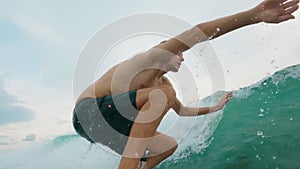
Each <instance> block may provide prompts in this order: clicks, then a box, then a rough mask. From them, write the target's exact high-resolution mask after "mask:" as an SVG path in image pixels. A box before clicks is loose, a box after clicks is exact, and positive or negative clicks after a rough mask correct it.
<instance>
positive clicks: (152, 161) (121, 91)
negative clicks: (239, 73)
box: [73, 0, 299, 169]
mask: <svg viewBox="0 0 300 169" xmlns="http://www.w3.org/2000/svg"><path fill="white" fill-rule="evenodd" d="M298 3H299V0H265V1H263V2H262V3H260V4H258V5H257V6H256V7H254V8H252V9H250V10H247V11H244V12H241V13H237V14H234V15H231V16H228V17H224V18H220V19H217V20H213V21H210V22H206V23H201V24H198V25H196V26H194V27H192V28H191V29H189V30H187V31H185V32H183V33H181V34H179V35H178V36H176V37H174V38H171V39H169V40H167V41H164V42H162V43H160V44H158V45H156V46H154V47H152V48H151V49H149V50H148V51H146V52H145V53H142V54H138V55H136V56H134V57H133V58H131V59H129V60H126V61H124V62H121V63H119V64H117V65H115V66H114V67H113V68H111V69H110V70H108V71H107V72H106V73H105V74H104V75H103V76H102V77H100V79H99V80H97V81H96V82H95V83H94V84H92V85H91V86H89V87H88V88H87V89H86V90H85V91H84V92H83V93H82V94H81V95H80V96H79V98H78V100H77V102H76V106H75V109H74V116H73V125H74V128H75V130H76V131H77V132H78V133H79V134H80V135H81V136H83V137H85V138H86V139H87V140H89V141H90V142H92V143H95V142H97V143H101V144H103V145H106V146H108V147H110V148H111V149H113V150H114V151H115V152H117V153H119V154H120V155H122V159H121V161H120V164H119V169H136V168H138V164H139V161H140V159H141V158H142V156H143V155H144V154H145V152H146V151H147V152H149V153H148V155H147V158H146V168H147V169H151V168H154V167H155V166H156V165H158V164H159V163H160V162H161V161H163V160H164V159H166V158H167V157H169V156H170V155H172V154H173V152H174V151H175V150H176V148H177V142H176V140H175V139H174V138H172V137H170V136H167V135H165V134H162V133H159V132H157V128H158V126H159V124H160V122H161V120H162V119H163V117H164V115H165V114H166V113H167V112H168V110H169V109H173V110H174V111H175V112H176V113H177V114H178V115H180V116H197V115H204V114H208V113H211V112H215V111H217V110H220V109H222V108H223V107H224V105H225V104H226V103H227V102H228V101H229V100H230V98H231V96H232V93H231V92H229V93H227V94H226V96H225V97H224V98H222V99H221V100H220V101H219V103H218V104H217V105H215V106H212V107H203V108H191V107H186V106H184V105H182V103H181V102H180V100H179V99H178V98H176V91H175V90H174V88H173V86H172V84H171V83H170V81H169V80H168V79H167V78H166V77H165V76H164V74H166V73H167V72H170V71H171V72H177V71H179V68H180V66H181V63H182V62H183V61H184V58H183V54H182V53H183V52H184V51H186V50H189V49H190V48H191V47H193V46H194V45H195V44H197V43H200V42H202V41H206V40H209V39H213V38H216V37H218V36H221V35H223V34H225V33H228V32H230V31H233V30H235V29H238V28H241V27H244V26H247V25H251V24H256V23H259V22H265V23H281V22H284V21H287V20H290V19H294V18H295V17H294V16H293V15H292V13H293V12H295V11H296V10H297V9H298ZM200 30H201V31H200ZM216 30H218V31H216Z"/></svg>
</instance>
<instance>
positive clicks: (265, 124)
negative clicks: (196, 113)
mask: <svg viewBox="0 0 300 169" xmlns="http://www.w3.org/2000/svg"><path fill="white" fill-rule="evenodd" d="M299 89H300V65H295V66H292V67H289V68H286V69H283V70H281V71H278V72H276V73H275V74H274V75H272V76H271V77H268V78H266V79H264V80H262V81H260V82H258V83H256V84H254V85H251V86H249V87H245V88H242V89H240V90H239V91H235V92H234V97H233V98H232V100H231V101H230V103H229V104H228V105H227V106H226V108H225V110H224V113H223V117H222V120H221V122H220V123H219V125H218V127H217V129H216V130H215V132H214V134H213V136H212V139H213V141H212V142H211V144H210V145H209V146H208V147H207V148H206V149H204V150H202V151H201V152H199V153H191V154H189V155H188V157H187V158H184V159H180V160H179V161H176V162H174V161H167V162H165V163H163V164H162V165H160V166H159V169H165V168H174V169H177V168H185V169H199V168H203V169H261V168H272V169H276V168H278V169H279V168H280V169H281V168H286V169H297V168H300V163H299V161H300V132H299V129H300V90H299Z"/></svg>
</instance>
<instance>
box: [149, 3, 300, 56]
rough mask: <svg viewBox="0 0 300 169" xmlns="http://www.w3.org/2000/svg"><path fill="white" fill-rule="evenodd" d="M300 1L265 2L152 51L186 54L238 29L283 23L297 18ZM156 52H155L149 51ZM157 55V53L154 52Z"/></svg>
mask: <svg viewBox="0 0 300 169" xmlns="http://www.w3.org/2000/svg"><path fill="white" fill-rule="evenodd" d="M298 3H299V0H265V1H263V2H261V3H260V4H258V5H257V6H256V7H254V8H252V9H250V10H247V11H244V12H240V13H237V14H234V15H231V16H227V17H223V18H220V19H216V20H213V21H210V22H205V23H201V24H198V25H196V26H194V27H192V28H191V29H189V30H187V31H185V32H183V33H181V34H179V35H178V36H176V37H174V38H171V39H169V40H168V41H166V42H164V43H161V44H159V45H157V46H155V47H153V48H152V49H161V50H164V51H168V52H171V53H173V54H177V53H178V52H179V51H180V52H184V51H186V50H188V49H190V48H191V47H192V46H194V45H195V44H197V43H200V42H202V41H205V40H209V39H214V38H216V37H219V36H221V35H223V34H226V33H228V32H231V31H233V30H236V29H238V28H241V27H244V26H247V25H252V24H256V23H259V22H265V23H281V22H284V21H287V20H290V19H294V18H295V17H294V16H293V15H292V13H294V12H295V11H296V10H297V9H298V7H299V6H298ZM149 51H150V52H151V51H155V50H151V49H150V50H149ZM153 53H154V54H155V52H153Z"/></svg>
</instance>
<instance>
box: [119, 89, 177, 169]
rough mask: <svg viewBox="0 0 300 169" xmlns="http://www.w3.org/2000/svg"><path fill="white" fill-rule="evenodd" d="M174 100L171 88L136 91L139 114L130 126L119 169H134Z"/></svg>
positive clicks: (173, 92)
mask: <svg viewBox="0 0 300 169" xmlns="http://www.w3.org/2000/svg"><path fill="white" fill-rule="evenodd" d="M175 98H176V93H175V91H174V89H173V88H171V87H168V86H162V87H159V88H149V89H141V90H138V91H137V96H136V104H137V108H138V110H139V113H138V115H137V117H136V119H135V122H134V123H133V125H132V128H131V131H130V135H129V138H128V142H127V144H126V147H125V150H124V153H123V157H122V159H121V162H120V165H119V169H136V168H137V166H138V163H139V160H140V158H141V157H142V155H143V154H144V152H145V150H146V148H147V147H148V144H149V142H150V140H151V137H153V135H154V134H155V132H156V129H157V127H158V125H159V124H160V122H161V120H162V118H163V117H164V115H165V114H166V113H167V112H168V110H169V109H170V107H171V106H172V104H173V103H174V101H175Z"/></svg>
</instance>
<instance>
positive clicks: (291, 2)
mask: <svg viewBox="0 0 300 169" xmlns="http://www.w3.org/2000/svg"><path fill="white" fill-rule="evenodd" d="M298 3H299V0H293V1H289V2H287V3H284V4H282V7H283V8H284V9H287V8H289V7H292V6H294V5H297V4H298Z"/></svg>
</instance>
